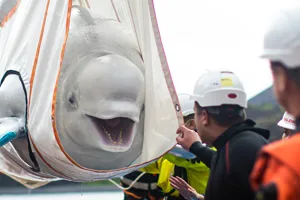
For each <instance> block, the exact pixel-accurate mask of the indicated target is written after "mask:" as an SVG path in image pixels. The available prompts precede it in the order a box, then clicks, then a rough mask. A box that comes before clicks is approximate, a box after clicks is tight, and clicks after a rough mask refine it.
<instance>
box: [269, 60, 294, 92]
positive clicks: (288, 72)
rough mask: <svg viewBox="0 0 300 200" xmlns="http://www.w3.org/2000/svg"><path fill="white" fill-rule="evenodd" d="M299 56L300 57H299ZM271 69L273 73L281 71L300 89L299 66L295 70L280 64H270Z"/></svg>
mask: <svg viewBox="0 0 300 200" xmlns="http://www.w3.org/2000/svg"><path fill="white" fill-rule="evenodd" d="M299 56H300V55H299ZM271 68H272V69H273V70H274V71H275V70H276V69H278V68H281V69H283V71H284V72H285V73H286V75H287V76H288V77H289V78H290V79H291V80H292V81H294V82H295V84H296V85H297V86H298V87H299V88H300V66H299V67H296V68H295V69H289V68H288V67H286V65H284V64H283V63H282V62H277V61H276V62H275V61H274V62H271Z"/></svg>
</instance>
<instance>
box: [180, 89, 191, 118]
mask: <svg viewBox="0 0 300 200" xmlns="http://www.w3.org/2000/svg"><path fill="white" fill-rule="evenodd" d="M178 99H179V103H180V106H181V111H182V115H183V116H184V117H186V116H188V115H190V114H194V113H195V112H194V101H193V100H191V95H189V94H179V95H178Z"/></svg>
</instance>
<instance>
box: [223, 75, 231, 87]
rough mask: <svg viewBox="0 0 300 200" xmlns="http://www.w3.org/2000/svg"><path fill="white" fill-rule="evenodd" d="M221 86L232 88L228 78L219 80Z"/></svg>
mask: <svg viewBox="0 0 300 200" xmlns="http://www.w3.org/2000/svg"><path fill="white" fill-rule="evenodd" d="M221 86H225V87H226V86H233V82H232V79H231V78H229V77H224V78H221Z"/></svg>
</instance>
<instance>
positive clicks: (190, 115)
mask: <svg viewBox="0 0 300 200" xmlns="http://www.w3.org/2000/svg"><path fill="white" fill-rule="evenodd" d="M183 119H184V122H187V121H189V120H190V119H194V113H193V114H189V115H187V116H184V117H183Z"/></svg>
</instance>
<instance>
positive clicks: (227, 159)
mask: <svg viewBox="0 0 300 200" xmlns="http://www.w3.org/2000/svg"><path fill="white" fill-rule="evenodd" d="M226 171H227V173H229V171H230V162H229V142H227V143H226Z"/></svg>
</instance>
